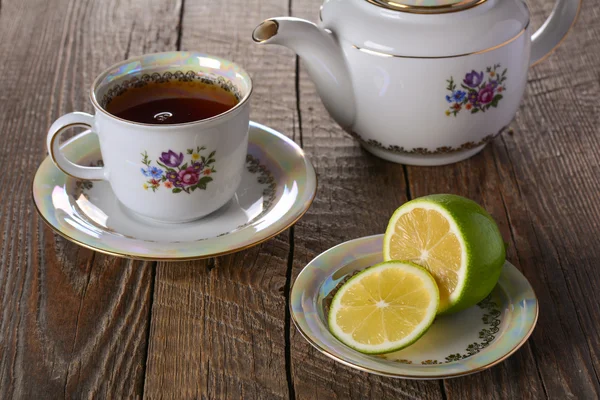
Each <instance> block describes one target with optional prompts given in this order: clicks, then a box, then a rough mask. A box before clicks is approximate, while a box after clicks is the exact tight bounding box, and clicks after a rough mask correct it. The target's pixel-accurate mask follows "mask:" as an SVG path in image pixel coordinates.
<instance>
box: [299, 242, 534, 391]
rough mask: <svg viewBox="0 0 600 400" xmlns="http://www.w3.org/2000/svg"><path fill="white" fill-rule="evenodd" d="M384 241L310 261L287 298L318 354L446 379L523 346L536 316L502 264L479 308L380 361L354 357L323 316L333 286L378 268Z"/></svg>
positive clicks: (370, 368)
mask: <svg viewBox="0 0 600 400" xmlns="http://www.w3.org/2000/svg"><path fill="white" fill-rule="evenodd" d="M382 246H383V235H376V236H368V237H364V238H360V239H355V240H350V241H348V242H345V243H342V244H340V245H338V246H335V247H333V248H331V249H329V250H327V251H326V252H324V253H322V254H320V255H319V256H317V257H316V258H315V259H314V260H312V261H311V262H310V263H309V264H308V265H307V266H306V267H305V268H304V269H303V270H302V272H301V273H300V275H298V278H297V279H296V281H295V282H294V285H293V287H292V293H291V302H290V308H291V313H292V319H293V321H294V323H295V325H296V327H297V328H298V330H299V331H300V333H301V334H302V336H304V338H305V339H306V340H308V342H309V343H310V344H312V345H313V346H314V347H315V348H317V350H319V351H320V352H321V353H323V354H325V355H326V356H328V357H331V358H333V359H334V360H336V361H339V362H341V363H342V364H346V365H348V366H350V367H353V368H356V369H360V370H362V371H366V372H370V373H373V374H378V375H384V376H390V377H395V378H408V379H446V378H453V377H458V376H462V375H468V374H473V373H475V372H480V371H483V370H484V369H486V368H490V367H492V366H494V365H496V364H498V363H499V362H501V361H503V360H505V359H506V358H507V357H509V356H510V355H511V354H513V353H514V352H515V351H517V349H518V348H519V347H521V346H522V345H523V343H525V341H526V340H527V338H528V337H529V335H531V332H532V331H533V328H534V327H535V323H536V321H537V317H538V301H537V298H536V297H535V293H534V292H533V289H532V287H531V285H530V284H529V282H528V281H527V279H526V278H525V277H524V276H523V274H521V272H519V270H518V269H517V268H516V267H515V266H514V265H512V264H510V263H509V262H506V264H504V268H503V270H502V273H501V275H500V280H499V281H498V285H496V287H495V288H494V290H493V291H492V293H491V294H490V295H489V296H488V297H487V298H486V299H485V300H483V301H482V302H481V303H479V304H478V305H476V306H473V307H471V308H469V309H467V310H464V311H462V312H460V313H457V314H454V315H449V316H442V317H438V318H437V319H436V320H435V322H434V323H433V325H432V326H431V328H429V330H428V331H427V333H425V335H423V337H422V338H421V339H419V340H418V341H417V342H416V343H414V344H413V345H411V346H409V347H407V348H405V349H403V350H400V351H397V352H395V353H390V354H386V355H384V356H370V355H366V354H362V353H359V352H357V351H355V350H353V349H351V348H349V347H347V346H346V345H344V344H342V343H341V342H340V341H338V340H337V339H336V338H335V337H334V336H333V335H331V333H329V329H328V325H327V318H326V315H327V312H328V307H329V303H330V302H331V298H332V296H333V294H334V292H335V289H336V287H337V286H338V285H339V284H340V282H342V281H343V280H344V279H345V278H346V277H348V276H349V275H351V274H352V273H354V272H355V271H358V270H362V269H364V268H367V267H369V266H371V265H374V264H376V263H379V262H381V261H383V259H382V254H381V253H382Z"/></svg>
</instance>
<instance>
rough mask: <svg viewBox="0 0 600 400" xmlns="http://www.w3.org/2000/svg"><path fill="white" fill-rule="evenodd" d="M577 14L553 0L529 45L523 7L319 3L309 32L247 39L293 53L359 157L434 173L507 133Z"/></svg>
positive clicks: (465, 0) (491, 2)
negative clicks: (433, 168)
mask: <svg viewBox="0 0 600 400" xmlns="http://www.w3.org/2000/svg"><path fill="white" fill-rule="evenodd" d="M579 9H580V0H558V1H557V2H556V4H555V7H554V9H553V11H552V13H551V15H550V16H549V17H548V19H547V20H546V22H545V23H544V24H543V25H542V27H541V28H540V29H539V30H538V31H537V32H535V33H533V34H532V28H531V26H530V23H529V22H530V13H529V9H528V8H527V5H526V4H525V2H524V1H523V0H325V3H324V4H323V5H322V6H321V10H320V13H319V22H318V24H314V23H312V22H309V21H306V20H303V19H299V18H292V17H281V18H271V19H268V20H265V21H264V22H262V23H261V24H260V25H258V26H257V27H256V28H255V29H254V31H253V33H252V38H253V40H254V41H255V42H257V43H259V44H279V45H283V46H286V47H289V48H290V49H292V50H293V51H294V52H296V53H297V54H298V55H299V56H300V57H301V58H302V60H303V62H304V64H305V66H306V68H307V70H308V73H309V76H310V77H311V79H312V80H313V81H314V83H315V85H316V88H317V91H318V93H319V95H320V97H321V100H322V102H323V104H324V105H325V108H326V109H327V111H328V112H329V113H330V114H331V116H332V117H333V119H334V120H335V121H336V122H337V123H338V124H339V125H340V126H341V127H342V128H344V130H345V131H346V132H348V133H349V134H350V135H352V136H353V137H354V138H356V139H357V140H358V141H359V142H360V143H361V145H362V146H363V147H364V148H365V149H366V150H367V151H369V152H371V153H372V154H374V155H376V156H378V157H381V158H383V159H386V160H389V161H393V162H397V163H402V164H409V165H444V164H449V163H454V162H458V161H461V160H464V159H466V158H469V157H471V156H473V155H474V154H476V153H478V152H479V151H481V150H482V149H483V148H484V146H485V145H486V144H487V143H488V142H490V141H491V140H492V139H493V138H495V137H496V136H497V135H499V134H500V133H501V132H502V131H503V130H504V129H506V127H507V126H508V125H509V123H510V122H511V121H512V120H513V118H514V117H515V114H516V112H517V109H518V107H519V103H520V101H521V98H522V97H523V92H524V90H525V85H526V83H527V70H528V68H529V66H531V65H533V64H535V63H537V62H539V61H540V60H542V59H544V58H545V57H546V56H548V55H549V53H550V52H552V50H553V49H554V48H555V47H556V46H558V44H559V43H560V42H561V41H562V39H563V38H564V37H565V36H566V34H567V33H568V31H569V30H570V28H571V26H572V25H573V24H574V23H575V20H576V19H577V15H578V13H579Z"/></svg>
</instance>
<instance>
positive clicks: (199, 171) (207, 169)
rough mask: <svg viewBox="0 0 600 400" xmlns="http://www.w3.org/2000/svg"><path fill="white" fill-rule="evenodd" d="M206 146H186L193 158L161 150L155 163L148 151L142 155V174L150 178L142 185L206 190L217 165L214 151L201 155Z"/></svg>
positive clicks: (180, 190)
mask: <svg viewBox="0 0 600 400" xmlns="http://www.w3.org/2000/svg"><path fill="white" fill-rule="evenodd" d="M205 150H206V147H204V146H202V147H200V146H198V147H196V148H195V149H187V151H186V155H188V156H190V160H189V161H186V162H184V158H185V156H184V154H183V153H181V152H180V153H177V152H176V151H173V150H168V151H165V152H162V153H161V154H160V156H159V157H158V159H157V160H155V163H156V164H157V165H158V166H156V165H153V164H152V160H151V159H150V158H149V157H148V152H147V151H144V152H143V153H142V154H141V155H142V164H144V165H145V166H146V168H141V171H142V174H143V175H144V176H145V177H146V178H148V179H147V180H146V181H145V182H144V184H143V188H144V189H145V190H152V191H153V192H156V191H157V190H158V189H159V188H160V187H161V186H162V187H164V188H166V189H167V190H171V192H173V193H181V192H185V193H188V194H189V193H192V192H193V191H194V190H196V189H201V190H206V185H208V183H209V182H212V180H213V178H212V176H211V175H212V174H214V173H215V172H217V171H216V170H215V167H214V163H215V161H216V160H215V152H214V151H212V152H211V153H210V154H208V156H204V155H202V152H204V151H205Z"/></svg>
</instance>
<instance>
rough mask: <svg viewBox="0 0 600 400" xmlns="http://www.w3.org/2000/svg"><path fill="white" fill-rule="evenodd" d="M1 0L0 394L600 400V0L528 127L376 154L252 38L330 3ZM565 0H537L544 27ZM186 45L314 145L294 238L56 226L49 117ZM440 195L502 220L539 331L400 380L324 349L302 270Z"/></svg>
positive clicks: (539, 77) (302, 77)
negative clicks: (118, 239) (247, 80)
mask: <svg viewBox="0 0 600 400" xmlns="http://www.w3.org/2000/svg"><path fill="white" fill-rule="evenodd" d="M0 1H1V2H0V49H1V50H0V55H1V56H2V58H1V63H0V132H1V134H2V136H1V137H2V140H1V141H0V166H1V168H0V171H2V173H3V176H2V179H0V200H1V201H0V205H1V208H0V232H1V237H0V248H1V255H0V257H1V259H0V304H1V312H0V398H3V399H9V398H23V399H42V398H63V397H64V398H92V397H93V398H99V399H103V398H109V397H114V398H130V397H134V398H140V397H147V398H156V399H158V398H202V399H204V398H226V399H236V398H244V399H259V398H260V399H263V398H302V399H309V398H321V399H329V398H339V399H350V398H352V399H362V398H373V399H388V398H389V399H398V398H424V399H467V398H473V399H475V398H481V399H492V398H493V399H505V398H511V399H513V398H514V399H522V398H523V399H524V398H546V397H547V398H553V399H567V398H573V399H595V398H598V397H599V396H600V382H599V379H600V334H599V330H600V305H599V302H600V266H599V264H600V245H599V237H600V206H599V205H598V204H599V203H600V190H599V189H598V188H599V187H600V156H599V155H598V154H599V149H600V128H599V124H600V100H599V96H600V24H599V23H598V18H599V17H600V13H599V12H598V10H599V9H600V8H599V7H600V1H599V0H589V1H586V2H585V4H584V8H583V12H582V13H581V16H580V19H579V22H578V24H577V26H576V27H575V28H574V29H573V31H572V32H571V34H570V36H569V38H568V39H567V40H566V41H565V43H564V44H563V46H562V47H561V48H560V49H558V51H556V52H555V54H554V55H553V56H552V57H551V58H549V59H548V60H546V61H544V62H543V63H541V64H539V65H538V66H536V67H535V68H533V69H532V70H531V72H530V75H529V84H528V88H527V92H526V95H525V99H524V101H523V103H522V105H521V109H520V111H519V113H518V115H517V118H516V120H515V122H514V123H513V124H512V130H513V133H507V134H504V135H503V136H501V137H499V138H497V139H496V140H494V141H493V143H491V144H490V145H488V146H487V147H486V149H485V150H484V151H483V152H482V153H480V154H478V155H477V156H475V157H473V158H471V159H470V160H468V161H465V162H462V163H459V164H456V165H452V166H448V167H443V168H417V167H405V166H401V165H396V164H392V163H388V162H385V161H382V160H379V159H377V158H375V157H373V156H371V155H370V154H368V153H366V152H365V151H363V150H362V149H361V148H360V147H359V145H358V144H357V143H356V142H355V141H354V140H353V139H351V138H350V137H349V136H348V135H346V134H344V133H343V132H342V130H341V129H340V128H339V127H338V126H337V125H336V124H335V123H334V122H333V121H332V119H331V118H330V117H329V116H328V115H327V113H326V111H325V109H324V108H323V106H322V104H321V102H320V100H319V98H318V97H317V95H316V92H315V87H314V86H313V84H312V83H311V82H310V80H309V79H308V77H307V74H306V70H305V68H304V67H303V66H302V64H301V63H299V62H298V60H297V58H296V57H295V55H294V54H292V53H291V52H290V51H288V50H286V49H283V48H277V47H267V46H265V47H262V46H256V45H253V44H252V42H251V39H250V33H251V31H252V28H253V27H254V26H255V25H256V24H258V23H259V22H260V21H262V20H263V19H264V18H267V17H272V16H278V15H294V16H298V17H304V18H308V19H311V20H316V17H317V12H318V9H319V5H320V2H321V0H229V1H208V0H202V1H200V0H187V1H186V0H148V1H143V0H107V1H103V2H100V1H90V0H53V1H47V0H0ZM551 3H552V2H551V0H538V1H537V2H535V4H532V9H533V14H534V15H533V23H534V25H536V26H539V25H540V23H541V22H542V21H543V18H544V16H546V15H548V14H549V12H550V10H551V8H552V4H551ZM174 49H199V50H203V51H206V52H209V53H214V54H217V55H221V56H223V57H226V58H230V59H233V60H235V61H237V62H239V63H241V64H243V65H244V66H245V67H246V68H247V69H248V71H249V72H250V73H251V74H252V75H253V77H254V81H255V85H256V89H255V94H254V99H253V113H252V119H253V120H256V121H258V122H261V123H263V124H266V125H269V126H271V127H273V128H275V129H277V130H279V131H281V132H284V133H285V134H286V135H288V136H289V137H291V138H292V139H293V140H295V141H296V142H297V143H299V144H300V145H301V146H303V147H304V149H305V150H306V152H307V153H308V155H309V156H310V158H311V159H312V162H313V163H314V165H315V167H316V169H317V172H318V174H319V191H318V195H317V198H316V200H315V202H314V204H313V206H312V208H311V209H310V210H309V211H308V213H307V214H306V215H305V216H304V218H303V219H302V220H301V221H300V222H298V224H297V225H296V226H295V227H293V228H291V229H289V230H288V231H285V232H283V233H282V234H280V235H279V236H277V237H276V238H274V239H272V240H269V241H267V242H265V243H263V244H261V245H259V246H257V247H254V248H251V249H249V250H246V251H243V252H240V253H237V254H233V255H230V256H225V257H220V258H216V259H209V260H206V261H196V262H186V263H162V262H159V263H155V262H138V261H130V260H126V259H120V258H114V257H110V256H105V255H102V254H99V253H95V252H93V251H90V250H87V249H84V248H82V247H79V246H78V245H76V244H73V243H71V242H69V241H67V240H65V239H63V238H61V237H59V236H57V235H55V234H54V233H53V232H52V231H51V230H50V229H49V228H48V227H47V226H45V224H44V223H43V222H42V220H41V218H40V217H38V215H37V214H36V212H35V210H34V207H33V204H32V200H31V181H32V178H33V175H34V173H35V171H36V168H37V167H38V165H39V164H40V162H41V161H42V160H43V159H44V157H45V156H46V147H45V135H46V132H47V129H48V127H49V125H50V123H51V122H52V121H53V120H54V119H55V118H57V117H58V116H59V115H61V114H63V113H66V112H69V111H72V110H82V111H91V109H92V107H91V105H90V103H89V101H88V98H87V94H86V90H87V88H88V86H89V85H90V84H91V82H92V80H93V78H94V77H95V76H96V75H97V74H98V73H99V72H100V71H102V70H103V69H104V68H105V67H107V66H108V65H110V64H112V63H114V62H117V61H119V60H122V59H125V58H127V57H130V56H134V55H139V54H143V53H148V52H156V51H164V50H174ZM382 188H386V190H385V191H384V190H382ZM438 192H451V193H458V194H461V195H464V196H468V197H470V198H472V199H474V200H476V201H477V202H479V203H480V204H482V205H483V206H484V207H485V208H487V210H489V211H490V212H491V213H492V214H493V216H494V217H495V218H496V220H497V221H498V224H499V225H500V228H501V231H502V234H503V235H504V238H505V240H506V241H507V242H508V243H509V250H508V257H509V259H510V260H511V261H512V262H513V263H514V264H515V265H516V266H517V267H518V268H519V269H520V270H521V271H522V272H523V273H524V274H525V276H527V278H528V279H529V280H530V282H531V283H532V285H533V287H534V288H535V291H536V293H537V295H538V297H539V300H540V305H541V314H540V318H539V322H538V326H537V328H536V330H535V332H534V333H533V335H532V337H531V339H530V340H529V341H528V342H527V343H526V344H525V345H524V346H523V347H522V348H521V349H520V350H519V351H518V352H517V353H516V354H514V355H513V356H512V357H510V358H509V359H508V360H507V361H505V362H503V363H502V364H500V365H498V366H496V367H494V368H492V369H490V370H487V371H485V372H482V373H479V374H477V375H473V376H469V377H464V378H458V379H452V380H445V381H406V380H395V379H388V378H380V377H377V376H374V375H368V374H366V373H362V372H358V371H355V370H353V369H350V368H348V367H345V366H343V365H340V364H337V363H335V362H334V361H332V360H330V359H328V358H327V357H325V356H323V355H321V354H320V353H319V352H317V351H316V350H315V349H313V348H312V347H311V346H310V345H309V344H308V343H307V342H306V341H304V339H302V337H301V336H300V334H299V333H298V332H297V331H296V330H295V328H294V327H293V324H292V323H291V322H290V315H289V311H288V302H289V295H288V294H289V288H290V284H291V282H292V281H293V280H294V278H295V276H296V275H297V274H298V273H299V272H300V270H301V269H302V267H303V266H304V265H305V264H306V263H307V262H308V261H310V260H311V259H312V258H313V257H315V256H316V255H317V254H319V253H321V252H322V251H324V250H326V249H328V248H329V247H331V246H334V245H336V244H338V243H340V242H343V241H345V240H348V239H352V238H357V237H360V236H364V235H371V234H375V233H381V232H382V231H383V230H384V229H385V226H386V222H387V220H388V218H389V216H390V215H391V213H392V211H393V210H394V209H395V208H396V207H398V206H399V205H400V204H402V203H403V202H405V201H406V200H407V199H410V198H414V197H417V196H421V195H425V194H430V193H438Z"/></svg>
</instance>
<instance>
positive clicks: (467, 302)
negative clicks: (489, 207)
mask: <svg viewBox="0 0 600 400" xmlns="http://www.w3.org/2000/svg"><path fill="white" fill-rule="evenodd" d="M505 256H506V253H505V248H504V242H503V240H502V236H501V235H500V231H499V230H498V226H497V225H496V222H494V220H493V219H492V217H491V216H490V215H489V214H488V213H487V212H486V211H485V210H484V209H483V208H481V207H480V206H479V205H478V204H477V203H475V202H474V201H472V200H469V199H466V198H464V197H460V196H456V195H449V194H437V195H431V196H425V197H421V198H418V199H415V200H412V201H409V202H407V203H405V204H404V205H402V206H401V207H400V208H398V209H397V210H396V211H395V212H394V214H393V215H392V218H391V219H390V222H389V224H388V227H387V229H386V232H385V237H384V240H383V258H384V259H385V260H408V261H412V262H414V263H416V264H418V265H421V266H423V267H425V268H426V269H427V270H428V271H429V272H430V273H431V274H432V275H433V277H434V278H435V281H436V282H437V285H438V288H439V291H440V307H439V311H438V313H445V314H449V313H453V312H456V311H460V310H463V309H465V308H468V307H471V306H472V305H475V304H477V303H478V302H480V301H481V300H483V299H484V298H485V297H486V296H487V295H488V294H489V293H490V292H491V291H492V289H493V288H494V286H495V285H496V283H497V282H498V277H499V276H500V271H501V270H502V265H504V260H505Z"/></svg>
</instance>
